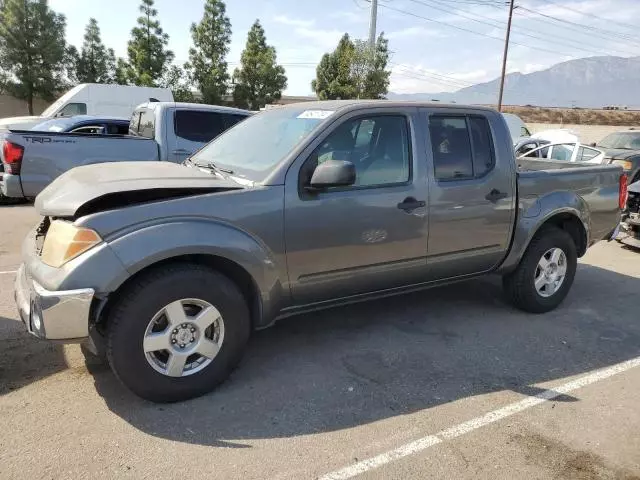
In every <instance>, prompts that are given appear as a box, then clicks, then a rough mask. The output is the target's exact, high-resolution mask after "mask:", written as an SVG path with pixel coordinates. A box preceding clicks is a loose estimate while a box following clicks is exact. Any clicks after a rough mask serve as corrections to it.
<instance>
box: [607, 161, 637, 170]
mask: <svg viewBox="0 0 640 480" xmlns="http://www.w3.org/2000/svg"><path fill="white" fill-rule="evenodd" d="M611 163H613V164H614V165H620V166H621V167H622V168H623V169H624V170H631V169H632V168H633V162H629V161H628V160H614V161H613V162H611Z"/></svg>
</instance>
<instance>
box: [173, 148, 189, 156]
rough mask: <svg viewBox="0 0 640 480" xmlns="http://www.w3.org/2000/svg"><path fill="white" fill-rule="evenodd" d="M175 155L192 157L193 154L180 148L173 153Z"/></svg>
mask: <svg viewBox="0 0 640 480" xmlns="http://www.w3.org/2000/svg"><path fill="white" fill-rule="evenodd" d="M173 154H174V155H191V152H190V151H189V150H185V149H184V148H178V149H177V150H174V151H173Z"/></svg>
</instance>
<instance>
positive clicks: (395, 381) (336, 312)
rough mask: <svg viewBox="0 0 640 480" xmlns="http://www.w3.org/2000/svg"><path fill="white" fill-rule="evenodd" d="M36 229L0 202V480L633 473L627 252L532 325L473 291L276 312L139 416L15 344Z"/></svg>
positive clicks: (470, 286) (637, 302) (105, 391)
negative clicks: (228, 370) (235, 356)
mask: <svg viewBox="0 0 640 480" xmlns="http://www.w3.org/2000/svg"><path fill="white" fill-rule="evenodd" d="M37 221H38V218H37V216H36V214H35V212H34V210H33V207H32V206H28V205H26V206H12V207H0V432H1V435H0V479H13V478H16V479H18V478H19V479H24V478H28V479H39V478H47V479H59V478H60V479H61V478H64V479H85V478H86V479H94V478H135V479H143V478H144V479H146V478H153V479H162V478H177V477H178V476H180V477H181V478H207V479H272V478H273V479H305V478H309V479H314V478H321V479H324V480H328V479H338V478H362V479H424V478H442V479H451V478H456V479H458V478H463V479H464V478H469V479H471V478H473V479H477V478H492V479H494V478H496V479H502V478H504V479H514V478H527V479H538V478H540V479H558V478H562V479H564V478H568V479H581V480H586V479H588V480H591V479H601V478H602V479H609V478H610V479H640V404H639V403H638V399H639V398H640V252H635V251H632V250H629V249H626V248H623V247H622V246H620V245H619V244H617V243H615V242H612V243H600V244H598V245H596V246H595V247H593V248H592V249H590V250H589V252H588V254H587V255H586V257H585V258H583V259H582V260H581V261H580V265H579V268H578V272H577V274H576V281H575V283H574V286H573V288H572V290H571V293H570V294H569V296H568V298H567V299H566V301H565V302H564V304H563V305H562V306H561V307H560V308H558V309H557V310H555V311H553V312H551V313H548V314H545V315H530V314H525V313H522V312H520V311H517V310H515V309H513V308H512V307H511V306H510V305H508V304H507V303H506V302H505V300H504V299H503V296H502V292H501V288H500V282H499V279H496V278H486V279H481V280H475V281H471V282H467V283H460V284H456V285H452V286H448V287H442V288H437V289H432V290H429V291H425V292H420V293H415V294H410V295H405V296H400V297H395V298H390V299H384V300H380V301H374V302H370V303H366V304H360V305H353V306H349V307H343V308H336V309H332V310H326V311H324V312H319V313H313V314H306V315H303V316H298V317H292V318H289V319H287V320H283V321H281V322H279V323H278V324H276V326H274V327H273V328H271V329H268V330H264V331H261V332H257V333H256V334H255V335H254V336H253V338H252V340H251V342H250V345H249V348H248V351H247V355H246V358H245V359H244V361H243V362H242V363H241V365H240V367H239V368H238V370H236V372H235V373H234V374H233V375H232V377H231V378H230V380H229V381H227V382H226V383H225V384H223V385H222V386H221V387H220V388H219V389H218V390H217V391H215V392H213V393H211V394H209V395H206V396H204V397H201V398H198V399H195V400H192V401H188V402H183V403H179V404H171V405H155V404H152V403H149V402H146V401H143V400H140V399H139V398H137V397H135V396H134V395H132V394H131V393H129V392H128V391H127V390H126V389H125V388H124V387H122V386H121V385H120V384H119V383H118V381H117V380H116V379H115V377H114V376H113V375H112V373H111V372H110V370H109V368H108V367H107V366H105V365H104V364H102V363H101V362H100V361H98V360H97V359H95V358H93V357H91V356H90V355H88V356H85V355H84V354H83V352H82V351H81V349H80V347H79V346H78V345H60V344H54V343H48V342H42V341H39V340H37V339H35V338H32V337H30V336H28V335H27V334H26V333H25V332H24V330H23V327H22V325H21V324H20V323H19V322H18V321H17V313H16V310H15V306H14V304H13V278H14V274H13V273H12V272H13V271H14V270H15V269H16V268H17V266H18V264H19V261H20V243H21V241H22V238H23V237H24V236H25V234H26V233H27V231H28V230H29V229H30V228H31V227H32V226H33V225H35V224H36V222H37Z"/></svg>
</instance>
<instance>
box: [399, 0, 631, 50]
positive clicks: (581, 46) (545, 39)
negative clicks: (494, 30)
mask: <svg viewBox="0 0 640 480" xmlns="http://www.w3.org/2000/svg"><path fill="white" fill-rule="evenodd" d="M409 1H411V2H413V3H417V4H420V5H423V6H426V7H429V8H433V9H435V10H439V11H441V12H445V13H448V14H450V15H454V16H457V17H461V18H465V19H467V20H471V21H473V22H476V23H480V24H483V25H489V26H492V27H498V28H505V27H506V26H507V24H506V23H505V22H501V21H498V20H494V19H492V18H490V17H487V16H484V15H478V14H476V15H475V16H476V17H480V18H485V19H488V20H490V21H491V22H487V21H483V20H478V19H477V18H474V17H472V16H469V15H464V14H462V13H454V12H455V11H457V12H464V10H455V11H454V10H449V9H448V8H440V7H438V6H436V5H433V3H434V2H435V3H436V4H441V2H439V1H437V0H431V1H429V0H427V1H425V0H409ZM520 8H521V7H520ZM515 29H517V30H529V31H535V30H533V29H529V28H526V27H516V26H514V30H515ZM514 34H517V35H522V36H525V37H529V38H534V39H536V40H541V41H543V42H547V43H552V44H558V42H557V41H554V40H553V39H550V38H548V37H550V36H547V37H541V36H539V35H532V34H530V33H524V32H520V31H517V32H514ZM558 38H563V37H558ZM567 41H569V42H571V43H567ZM563 44H564V46H566V47H569V48H572V49H574V50H581V51H583V52H586V53H589V54H594V53H595V54H597V53H599V54H604V55H610V52H609V51H605V50H601V49H598V47H594V46H592V45H588V44H585V43H576V42H575V41H573V40H568V39H566V38H565V40H564V42H563ZM584 46H586V47H591V48H592V50H589V49H587V48H584ZM594 48H595V49H596V50H593V49H594ZM615 50H616V51H618V52H620V53H622V54H624V55H634V53H630V52H627V51H624V50H620V49H617V48H616V49H615Z"/></svg>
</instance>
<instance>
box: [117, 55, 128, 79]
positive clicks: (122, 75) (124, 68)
mask: <svg viewBox="0 0 640 480" xmlns="http://www.w3.org/2000/svg"><path fill="white" fill-rule="evenodd" d="M115 70H116V73H115V76H114V83H117V84H118V85H129V64H128V63H127V61H126V60H125V59H124V58H120V57H118V60H117V61H116V67H115Z"/></svg>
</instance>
